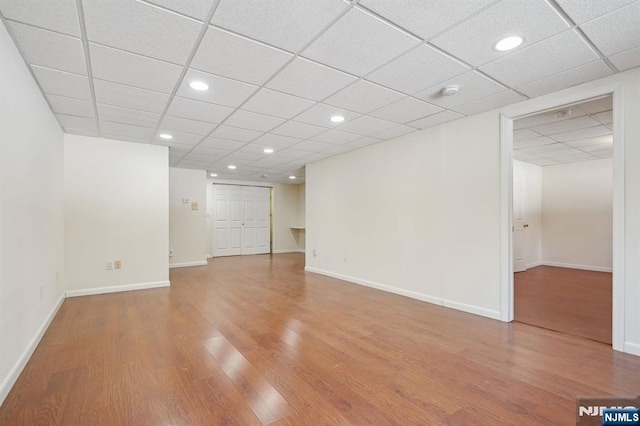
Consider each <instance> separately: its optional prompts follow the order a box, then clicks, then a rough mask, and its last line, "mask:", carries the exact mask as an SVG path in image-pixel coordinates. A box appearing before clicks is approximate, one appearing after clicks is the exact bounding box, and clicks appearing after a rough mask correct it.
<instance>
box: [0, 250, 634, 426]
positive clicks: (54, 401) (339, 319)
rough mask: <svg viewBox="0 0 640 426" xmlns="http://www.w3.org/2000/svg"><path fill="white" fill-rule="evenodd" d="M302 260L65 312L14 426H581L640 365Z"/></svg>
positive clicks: (23, 391)
mask: <svg viewBox="0 0 640 426" xmlns="http://www.w3.org/2000/svg"><path fill="white" fill-rule="evenodd" d="M303 264H304V258H303V256H302V255H299V254H283V255H275V256H268V255H263V256H250V257H233V258H218V259H213V260H211V261H210V263H209V266H205V267H194V268H183V269H174V270H172V271H171V282H172V286H171V288H164V289H153V290H142V291H134V292H127V293H114V294H107V295H100V296H88V297H79V298H73V299H67V300H66V301H65V302H64V304H63V306H62V307H61V309H60V311H59V313H58V315H57V316H56V318H55V319H54V321H53V322H52V324H51V326H50V328H49V330H48V331H47V333H46V335H45V336H44V338H43V340H42V342H41V343H40V345H39V346H38V348H37V350H36V351H35V353H34V355H33V357H32V358H31V360H30V361H29V363H28V365H27V367H26V368H25V370H24V372H23V373H22V375H21V376H20V378H19V379H18V382H17V383H16V385H15V386H14V388H13V390H12V391H11V393H10V394H9V396H8V397H7V399H6V401H5V403H4V404H3V405H2V407H0V424H1V425H33V424H57V425H76V424H83V425H174V426H175V425H224V424H238V425H254V424H255V425H260V424H272V425H313V424H318V425H319V424H326V425H336V424H356V425H362V424H375V425H392V424H400V425H409V424H420V425H428V424H435V425H438V424H450V425H456V424H457V425H471V424H473V425H496V424H517V425H541V424H548V425H572V424H575V412H576V408H575V396H576V395H620V394H622V395H629V394H630V395H638V394H640V357H634V356H631V355H625V354H621V353H617V352H614V351H612V350H611V348H610V347H608V346H606V345H604V344H601V343H597V342H594V341H590V340H585V339H582V338H578V337H574V336H570V335H567V334H562V333H556V332H553V331H549V330H544V329H541V328H537V327H532V326H529V325H526V324H520V323H512V324H506V323H501V322H499V321H494V320H490V319H486V318H482V317H479V316H474V315H471V314H466V313H463V312H459V311H455V310H451V309H447V308H443V307H440V306H435V305H432V304H428V303H425V302H420V301H417V300H413V299H409V298H405V297H401V296H397V295H393V294H389V293H384V292H381V291H377V290H373V289H369V288H365V287H361V286H358V285H355V284H349V283H345V282H342V281H339V280H335V279H331V278H327V277H323V276H319V275H314V274H310V273H305V272H304V271H303Z"/></svg>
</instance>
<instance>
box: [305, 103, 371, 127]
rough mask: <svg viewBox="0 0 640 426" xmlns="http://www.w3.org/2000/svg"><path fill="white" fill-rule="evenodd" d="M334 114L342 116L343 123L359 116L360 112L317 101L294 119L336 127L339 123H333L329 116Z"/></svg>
mask: <svg viewBox="0 0 640 426" xmlns="http://www.w3.org/2000/svg"><path fill="white" fill-rule="evenodd" d="M335 115H340V116H342V117H344V122H345V123H346V122H348V121H349V120H353V119H354V118H356V117H359V116H360V114H358V113H355V112H352V111H347V110H346V109H343V108H339V107H335V106H331V105H326V104H320V103H318V104H315V105H314V106H312V107H311V108H309V109H308V110H306V111H305V112H303V113H302V114H300V115H298V116H296V118H295V119H296V121H302V122H304V123H308V124H314V125H316V126H322V127H325V128H331V127H337V126H338V125H339V123H333V122H332V121H331V117H333V116H335Z"/></svg>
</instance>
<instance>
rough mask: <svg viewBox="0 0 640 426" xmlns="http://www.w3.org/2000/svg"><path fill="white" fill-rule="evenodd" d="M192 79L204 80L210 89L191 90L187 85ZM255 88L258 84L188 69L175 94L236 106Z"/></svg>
mask: <svg viewBox="0 0 640 426" xmlns="http://www.w3.org/2000/svg"><path fill="white" fill-rule="evenodd" d="M192 81H202V82H205V83H207V84H208V85H209V87H210V89H209V90H207V91H204V92H198V91H196V90H193V89H191V88H190V87H189V86H188V85H189V83H190V82H192ZM257 88H258V86H254V85H252V84H248V83H243V82H241V81H236V80H231V79H229V78H225V77H220V76H217V75H213V74H209V73H205V72H202V71H197V70H194V69H190V70H189V71H187V73H186V75H185V76H184V79H183V80H182V82H181V84H180V88H179V89H178V92H177V93H176V94H177V95H178V96H181V97H183V98H190V99H195V100H198V101H204V102H210V103H213V104H218V105H224V106H230V107H237V106H239V105H240V104H242V103H243V102H244V101H245V100H247V98H248V97H249V96H251V94H252V93H253V92H255V91H256V89H257Z"/></svg>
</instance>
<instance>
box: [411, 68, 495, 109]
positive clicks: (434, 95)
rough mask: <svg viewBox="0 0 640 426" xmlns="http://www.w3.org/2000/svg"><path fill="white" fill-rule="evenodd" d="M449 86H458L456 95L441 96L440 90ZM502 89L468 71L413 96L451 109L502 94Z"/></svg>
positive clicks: (480, 75)
mask: <svg viewBox="0 0 640 426" xmlns="http://www.w3.org/2000/svg"><path fill="white" fill-rule="evenodd" d="M450 85H455V86H458V90H459V91H458V93H456V94H455V95H453V96H443V95H442V89H444V88H445V87H447V86H450ZM504 89H505V88H504V87H503V86H501V85H499V84H497V83H495V82H493V81H492V80H490V79H488V78H486V77H485V76H483V75H482V74H480V73H478V72H475V71H470V72H467V73H464V74H462V75H459V76H457V77H454V78H451V79H449V80H446V81H443V82H441V83H439V84H436V85H434V86H431V87H430V88H428V89H425V90H423V91H421V92H419V93H417V94H415V95H414V96H415V97H416V98H419V99H422V100H423V101H427V102H429V103H432V104H435V105H438V106H441V107H443V108H453V107H456V106H458V105H463V104H467V103H469V102H473V101H476V100H478V99H482V98H484V97H487V96H489V95H493V94H495V93H498V92H502V91H503V90H504Z"/></svg>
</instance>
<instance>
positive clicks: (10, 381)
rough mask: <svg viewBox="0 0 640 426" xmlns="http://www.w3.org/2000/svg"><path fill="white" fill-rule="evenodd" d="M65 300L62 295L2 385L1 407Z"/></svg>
mask: <svg viewBox="0 0 640 426" xmlns="http://www.w3.org/2000/svg"><path fill="white" fill-rule="evenodd" d="M64 299H65V294H64V293H62V295H61V296H60V299H58V301H57V302H56V304H55V306H54V307H53V309H52V310H51V312H49V315H47V317H46V318H45V319H44V322H43V323H42V325H41V326H40V328H39V329H38V331H37V332H36V335H35V336H33V338H32V339H31V341H30V342H29V344H28V345H27V348H26V349H25V350H24V352H23V353H22V355H21V356H20V358H18V362H16V364H15V365H14V366H13V368H12V369H11V370H10V371H9V374H8V375H7V377H6V378H5V379H4V380H3V381H2V383H1V384H0V405H2V403H3V402H4V400H5V399H6V398H7V395H9V391H11V388H12V387H13V385H14V384H15V383H16V380H18V377H19V376H20V373H22V370H24V367H25V366H26V365H27V362H29V359H30V358H31V355H33V352H34V351H35V350H36V348H37V347H38V344H39V343H40V340H42V336H44V333H45V332H46V331H47V329H48V328H49V325H50V324H51V321H53V318H54V317H55V316H56V314H57V313H58V310H59V309H60V306H62V302H64Z"/></svg>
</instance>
